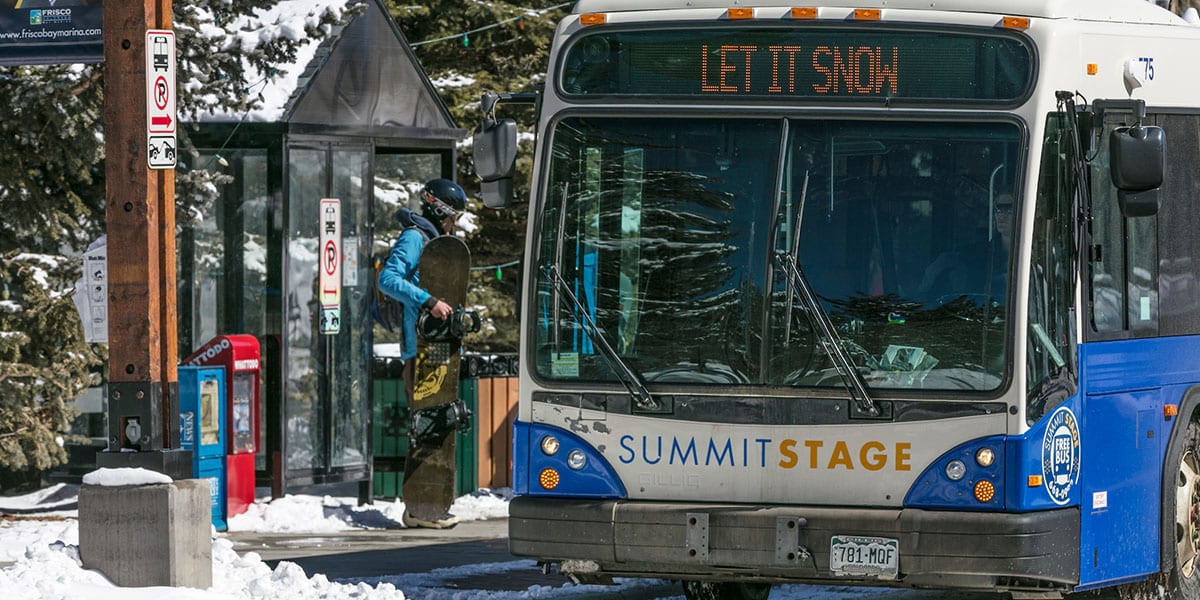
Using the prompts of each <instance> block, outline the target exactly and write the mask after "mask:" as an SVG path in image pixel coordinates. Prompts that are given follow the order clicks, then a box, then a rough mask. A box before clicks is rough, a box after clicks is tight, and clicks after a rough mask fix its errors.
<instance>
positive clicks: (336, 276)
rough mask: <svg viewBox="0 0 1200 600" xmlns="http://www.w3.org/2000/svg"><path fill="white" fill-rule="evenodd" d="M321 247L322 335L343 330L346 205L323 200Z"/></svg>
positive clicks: (318, 264)
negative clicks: (343, 248)
mask: <svg viewBox="0 0 1200 600" xmlns="http://www.w3.org/2000/svg"><path fill="white" fill-rule="evenodd" d="M320 215H321V222H320V227H321V235H320V244H321V247H320V248H319V249H318V251H317V256H318V258H317V271H318V273H319V275H318V282H317V285H318V288H317V291H318V294H317V297H318V300H319V301H320V303H321V326H320V330H321V333H322V334H325V335H331V334H334V333H337V332H338V331H340V330H341V320H342V319H341V317H342V315H341V312H342V201H341V200H338V199H337V198H323V199H322V200H321V211H320Z"/></svg>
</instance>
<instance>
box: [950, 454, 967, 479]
mask: <svg viewBox="0 0 1200 600" xmlns="http://www.w3.org/2000/svg"><path fill="white" fill-rule="evenodd" d="M966 474H967V465H965V464H963V461H961V460H958V459H954V460H952V461H950V462H949V463H947V464H946V477H949V478H950V480H951V481H958V480H959V479H962V478H963V476H964V475H966Z"/></svg>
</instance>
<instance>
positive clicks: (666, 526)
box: [508, 496, 1079, 591]
mask: <svg viewBox="0 0 1200 600" xmlns="http://www.w3.org/2000/svg"><path fill="white" fill-rule="evenodd" d="M508 527H509V548H510V550H511V551H512V553H513V554H514V555H517V556H523V557H531V558H535V559H537V560H539V561H541V562H550V563H558V564H559V569H560V571H562V572H563V573H565V574H568V575H572V576H575V577H577V578H578V579H581V580H603V579H605V578H608V577H614V576H615V577H656V578H664V579H708V580H726V581H731V580H743V581H763V582H787V581H795V582H800V581H826V582H827V581H830V580H836V581H838V582H841V583H851V582H855V583H868V584H877V585H895V586H913V587H939V588H960V589H989V590H995V589H1002V590H1003V589H1010V590H1039V591H1051V590H1069V589H1070V588H1071V587H1073V586H1074V585H1075V584H1076V583H1077V582H1078V581H1079V511H1078V509H1075V508H1066V509H1059V510H1052V511H1040V512H1031V513H1023V514H1012V513H981V512H957V511H931V510H919V509H867V508H831V507H806V506H755V505H717V504H685V503H678V502H644V501H625V500H595V501H590V500H575V499H555V498H533V497H529V496H520V497H517V498H515V499H513V501H512V502H511V503H510V505H509V526H508ZM833 536H839V537H845V536H868V537H880V538H888V539H895V540H897V541H898V542H899V573H898V574H897V576H896V577H895V578H894V579H892V578H885V579H879V578H871V577H862V576H850V577H847V576H841V575H835V574H834V573H833V572H832V571H831V570H830V566H829V559H830V540H831V538H832V537H833Z"/></svg>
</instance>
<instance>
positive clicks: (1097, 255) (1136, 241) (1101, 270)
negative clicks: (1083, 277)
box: [1088, 122, 1170, 339]
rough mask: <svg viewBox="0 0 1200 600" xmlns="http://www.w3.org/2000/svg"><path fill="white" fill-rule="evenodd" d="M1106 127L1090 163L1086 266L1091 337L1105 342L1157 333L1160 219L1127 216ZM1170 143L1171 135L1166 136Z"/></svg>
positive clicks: (1110, 129) (1108, 131)
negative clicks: (1119, 196)
mask: <svg viewBox="0 0 1200 600" xmlns="http://www.w3.org/2000/svg"><path fill="white" fill-rule="evenodd" d="M1121 125H1123V124H1122V123H1112V122H1110V123H1106V124H1105V126H1104V129H1103V131H1102V134H1101V138H1100V139H1101V143H1100V144H1099V148H1098V149H1097V152H1096V156H1095V158H1093V159H1092V160H1091V161H1090V163H1089V166H1090V171H1091V174H1090V175H1091V187H1092V211H1091V214H1092V224H1091V239H1090V240H1089V245H1088V248H1089V257H1088V267H1089V270H1090V278H1089V279H1090V281H1091V293H1090V296H1089V297H1090V299H1091V319H1090V320H1091V324H1092V332H1093V333H1096V334H1101V335H1100V336H1099V337H1101V338H1102V339H1111V338H1114V337H1116V338H1125V337H1145V336H1153V335H1156V334H1157V333H1158V283H1157V281H1158V232H1157V216H1148V217H1126V216H1124V215H1123V214H1122V213H1121V207H1120V204H1119V203H1118V201H1117V189H1116V187H1115V186H1114V185H1113V183H1112V179H1111V177H1110V175H1109V154H1108V144H1107V142H1106V141H1107V140H1108V136H1110V135H1112V131H1113V129H1114V128H1115V127H1118V126H1121ZM1168 139H1170V136H1168Z"/></svg>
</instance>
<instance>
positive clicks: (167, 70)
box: [146, 29, 179, 169]
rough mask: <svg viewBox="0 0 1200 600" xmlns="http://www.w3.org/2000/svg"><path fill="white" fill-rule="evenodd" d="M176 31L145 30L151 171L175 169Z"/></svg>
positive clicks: (147, 120) (176, 147)
mask: <svg viewBox="0 0 1200 600" xmlns="http://www.w3.org/2000/svg"><path fill="white" fill-rule="evenodd" d="M175 127H176V114H175V32H174V31H170V30H165V29H150V30H148V31H146V161H147V164H149V166H150V168H151V169H174V168H175V157H176V155H177V154H178V152H177V151H176V150H177V149H178V148H179V145H178V143H177V141H176V139H175Z"/></svg>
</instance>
